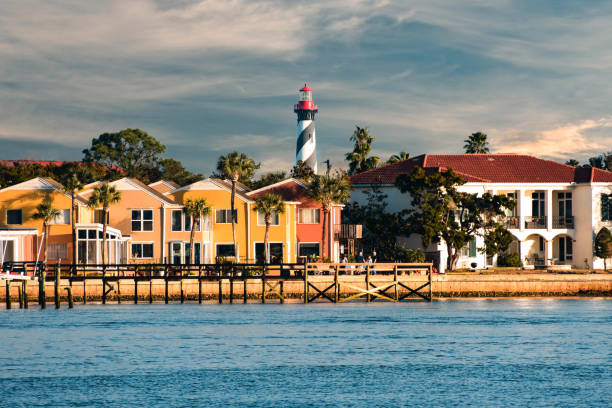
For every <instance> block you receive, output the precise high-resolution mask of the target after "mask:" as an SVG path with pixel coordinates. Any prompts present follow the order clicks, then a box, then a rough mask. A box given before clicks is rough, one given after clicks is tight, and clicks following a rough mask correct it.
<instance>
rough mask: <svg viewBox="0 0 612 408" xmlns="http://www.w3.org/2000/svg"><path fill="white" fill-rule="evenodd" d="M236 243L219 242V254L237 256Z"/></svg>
mask: <svg viewBox="0 0 612 408" xmlns="http://www.w3.org/2000/svg"><path fill="white" fill-rule="evenodd" d="M235 255H236V252H235V251H234V244H217V256H235Z"/></svg>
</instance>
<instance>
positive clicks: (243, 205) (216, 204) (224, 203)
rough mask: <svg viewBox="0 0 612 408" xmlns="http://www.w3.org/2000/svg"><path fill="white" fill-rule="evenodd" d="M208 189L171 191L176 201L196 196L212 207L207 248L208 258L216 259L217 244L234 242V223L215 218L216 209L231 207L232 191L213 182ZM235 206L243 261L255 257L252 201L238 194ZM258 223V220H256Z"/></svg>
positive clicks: (238, 244) (237, 239) (239, 248)
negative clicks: (250, 241) (250, 234)
mask: <svg viewBox="0 0 612 408" xmlns="http://www.w3.org/2000/svg"><path fill="white" fill-rule="evenodd" d="M209 184H210V185H209V186H208V187H207V189H196V188H197V187H196V186H194V189H193V190H191V189H189V190H181V191H177V192H175V193H171V194H170V197H172V198H173V199H174V200H175V201H178V202H181V203H184V202H185V201H187V200H188V199H196V198H205V199H206V202H207V203H208V205H209V206H210V207H211V208H212V216H211V219H212V222H211V224H210V225H211V229H212V233H211V234H210V238H209V239H210V241H211V245H210V248H207V251H208V252H209V253H208V254H207V256H206V257H205V258H206V259H210V260H211V261H214V259H215V258H216V255H217V254H216V245H217V244H232V243H233V236H232V224H231V223H229V224H219V223H217V222H216V219H215V211H216V210H221V209H230V208H231V192H230V191H227V190H225V189H222V188H220V187H215V186H214V185H212V183H209ZM234 204H235V208H236V210H237V214H238V222H237V223H236V225H235V226H236V243H237V247H238V248H237V255H238V257H239V258H240V260H241V261H246V260H249V259H253V257H254V253H253V250H252V249H251V248H250V245H249V244H248V229H249V228H248V226H249V224H250V223H251V221H250V218H252V217H251V212H252V211H251V210H250V207H249V206H250V205H252V204H251V203H248V202H246V201H245V200H244V199H242V198H241V197H240V196H238V195H237V196H236V199H235V203H234ZM255 223H257V220H255Z"/></svg>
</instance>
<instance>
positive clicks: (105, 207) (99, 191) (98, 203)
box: [87, 181, 121, 265]
mask: <svg viewBox="0 0 612 408" xmlns="http://www.w3.org/2000/svg"><path fill="white" fill-rule="evenodd" d="M119 201H121V193H120V192H119V191H117V190H116V189H115V187H114V186H111V185H109V184H108V182H106V181H105V182H102V183H101V184H100V185H98V186H96V187H94V190H93V193H92V194H91V197H89V201H88V203H87V205H88V206H89V207H91V208H100V207H102V265H106V226H107V221H108V212H109V207H110V206H111V205H112V204H116V203H118V202H119Z"/></svg>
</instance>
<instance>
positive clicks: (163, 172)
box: [151, 159, 203, 186]
mask: <svg viewBox="0 0 612 408" xmlns="http://www.w3.org/2000/svg"><path fill="white" fill-rule="evenodd" d="M159 165H160V174H159V176H158V177H157V178H156V179H157V180H170V181H174V182H175V183H176V184H178V185H179V186H186V185H188V184H191V183H195V182H196V181H198V180H201V179H202V178H203V176H202V175H201V174H199V173H192V172H190V171H189V170H187V169H185V167H184V166H183V163H181V162H180V161H178V160H174V159H163V160H162V161H161V162H160V163H159ZM151 181H155V180H151Z"/></svg>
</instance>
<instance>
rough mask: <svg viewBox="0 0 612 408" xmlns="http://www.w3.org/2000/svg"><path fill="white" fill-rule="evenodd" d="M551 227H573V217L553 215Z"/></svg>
mask: <svg viewBox="0 0 612 408" xmlns="http://www.w3.org/2000/svg"><path fill="white" fill-rule="evenodd" d="M553 228H561V229H564V228H567V229H573V228H574V217H572V216H569V217H553Z"/></svg>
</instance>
